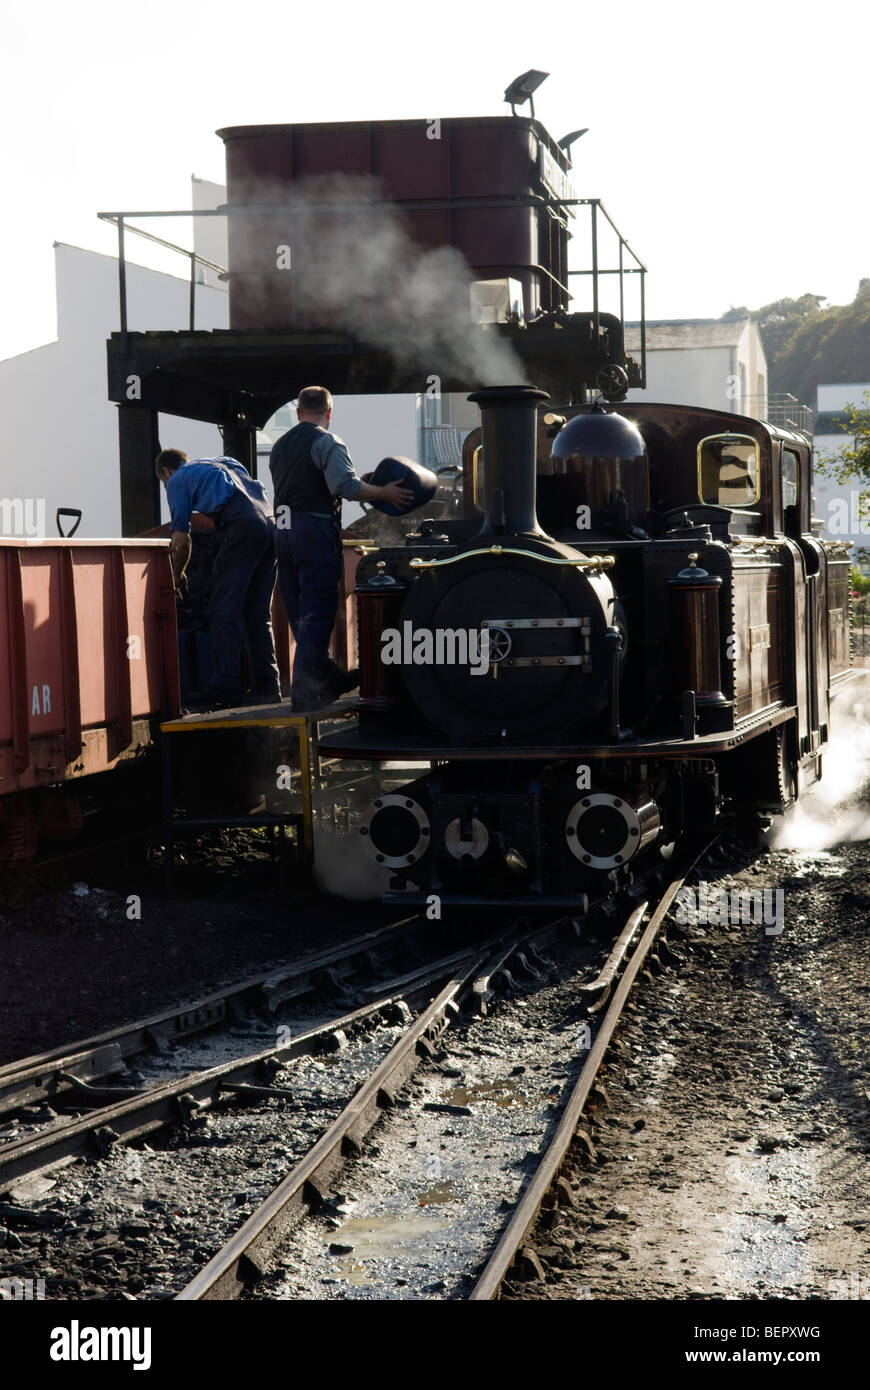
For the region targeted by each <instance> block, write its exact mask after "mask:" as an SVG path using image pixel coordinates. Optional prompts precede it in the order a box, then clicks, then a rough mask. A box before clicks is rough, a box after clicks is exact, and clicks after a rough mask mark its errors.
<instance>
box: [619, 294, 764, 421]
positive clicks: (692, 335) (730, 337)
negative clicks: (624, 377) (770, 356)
mask: <svg viewBox="0 0 870 1390" xmlns="http://www.w3.org/2000/svg"><path fill="white" fill-rule="evenodd" d="M625 336H626V346H627V348H628V350H629V352H630V353H631V354H632V356H634V357H637V358H639V357H640V327H639V325H638V324H627V325H626V333H625ZM646 367H647V386H646V390H645V391H641V390H639V389H634V390H631V391H629V393H628V396H627V399H628V400H630V401H644V400H647V401H659V402H662V403H664V404H666V405H699V406H706V407H708V408H709V409H711V410H728V411H731V412H733V413H735V414H737V415H751V416H754V417H756V418H757V419H762V420H763V419H766V418H767V409H768V401H767V359H766V358H765V355H764V345H763V343H762V341H761V333H760V332H759V329H758V326H757V324H755V323H754V322H753V321H752V319H748V318H747V319H739V320H737V321H734V322H723V321H722V320H721V319H674V320H653V321H652V322H648V323H647V325H646Z"/></svg>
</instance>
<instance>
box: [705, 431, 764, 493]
mask: <svg viewBox="0 0 870 1390" xmlns="http://www.w3.org/2000/svg"><path fill="white" fill-rule="evenodd" d="M758 466H759V448H758V444H757V443H756V441H755V440H754V439H751V438H750V437H749V436H748V435H745V434H713V435H710V436H708V438H707V439H702V440H701V442H700V444H699V445H698V491H699V496H700V498H701V501H702V502H707V503H708V504H712V505H713V506H717V507H748V506H749V505H750V504H751V503H753V502H755V501H757V500H758Z"/></svg>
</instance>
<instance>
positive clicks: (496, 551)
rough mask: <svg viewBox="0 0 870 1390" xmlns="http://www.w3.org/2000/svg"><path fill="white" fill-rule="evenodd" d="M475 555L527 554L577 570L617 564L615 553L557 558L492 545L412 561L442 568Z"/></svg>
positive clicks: (419, 565)
mask: <svg viewBox="0 0 870 1390" xmlns="http://www.w3.org/2000/svg"><path fill="white" fill-rule="evenodd" d="M475 555H525V557H526V558H527V559H529V560H538V561H540V563H541V564H542V565H561V566H562V567H563V568H570V569H576V570H606V569H611V568H612V567H613V565H615V564H616V556H615V555H591V556H584V557H583V558H582V559H580V560H557V559H555V558H554V557H553V556H551V555H538V554H537V552H536V551H534V550H520V549H519V548H518V547H516V546H503V545H490V546H487V547H486V548H485V549H484V550H463V551H462V553H461V554H460V555H450V556H448V558H447V559H446V560H420V559H414V560H411V562H410V568H411V569H416V570H426V569H440V568H441V567H442V566H443V565H457V564H458V563H459V561H460V560H470V559H471V558H472V557H473V556H475Z"/></svg>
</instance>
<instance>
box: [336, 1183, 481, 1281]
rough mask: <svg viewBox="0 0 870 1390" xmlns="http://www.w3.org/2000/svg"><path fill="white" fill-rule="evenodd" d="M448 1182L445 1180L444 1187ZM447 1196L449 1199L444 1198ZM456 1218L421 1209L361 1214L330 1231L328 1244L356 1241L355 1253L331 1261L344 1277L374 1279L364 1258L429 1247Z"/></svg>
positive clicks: (386, 1255)
mask: <svg viewBox="0 0 870 1390" xmlns="http://www.w3.org/2000/svg"><path fill="white" fill-rule="evenodd" d="M447 1185H448V1184H445V1183H441V1184H439V1186H440V1187H444V1186H447ZM442 1200H446V1199H442ZM452 1224H453V1222H452V1221H439V1220H437V1218H436V1219H434V1220H433V1218H432V1217H430V1216H422V1215H419V1214H418V1213H416V1212H415V1213H414V1214H413V1215H408V1216H357V1217H351V1219H350V1220H348V1221H345V1223H344V1225H343V1226H341V1227H340V1229H339V1230H337V1231H328V1232H327V1233H326V1234H325V1235H324V1237H323V1239H324V1241H325V1242H326V1244H332V1242H333V1241H334V1242H336V1243H337V1244H339V1245H352V1246H353V1253H352V1254H348V1255H345V1256H344V1257H343V1258H341V1259H337V1260H336V1261H335V1263H334V1264H331V1265H330V1271H332V1270H334V1271H335V1273H336V1274H337V1275H339V1277H340V1278H343V1279H347V1280H348V1282H349V1283H351V1284H356V1285H361V1284H368V1283H370V1282H371V1281H372V1278H373V1277H376V1276H373V1275H372V1273H371V1272H369V1271H367V1270H366V1266H365V1264H364V1263H361V1261H366V1260H384V1259H390V1258H401V1257H403V1256H407V1255H408V1253H409V1251H413V1250H415V1249H416V1250H421V1251H423V1250H425V1249H426V1248H427V1246H428V1244H429V1242H430V1241H431V1240H432V1237H433V1236H434V1235H435V1234H436V1232H438V1231H445V1230H447V1229H448V1228H449V1227H450V1226H452Z"/></svg>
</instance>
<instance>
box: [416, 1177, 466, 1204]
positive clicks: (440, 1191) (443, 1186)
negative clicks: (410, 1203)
mask: <svg viewBox="0 0 870 1390" xmlns="http://www.w3.org/2000/svg"><path fill="white" fill-rule="evenodd" d="M459 1200H460V1199H459V1197H458V1196H457V1194H456V1192H455V1191H454V1189H453V1180H452V1178H445V1179H444V1181H443V1182H437V1183H436V1184H435V1186H434V1187H430V1188H429V1190H428V1192H421V1193H420V1195H419V1196H418V1198H417V1205H418V1206H421V1207H437V1206H441V1205H442V1203H444V1202H458V1201H459Z"/></svg>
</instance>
